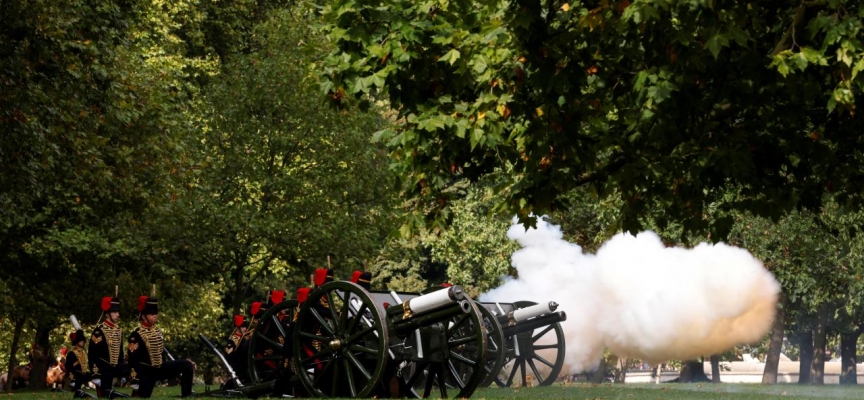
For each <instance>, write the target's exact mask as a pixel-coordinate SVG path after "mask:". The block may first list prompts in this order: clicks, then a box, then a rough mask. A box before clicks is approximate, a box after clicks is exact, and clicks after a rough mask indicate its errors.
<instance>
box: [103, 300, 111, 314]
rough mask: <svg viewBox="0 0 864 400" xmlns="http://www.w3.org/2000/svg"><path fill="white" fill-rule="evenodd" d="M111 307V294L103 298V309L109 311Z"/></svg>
mask: <svg viewBox="0 0 864 400" xmlns="http://www.w3.org/2000/svg"><path fill="white" fill-rule="evenodd" d="M110 309H111V296H105V297H103V298H102V311H108V310H110Z"/></svg>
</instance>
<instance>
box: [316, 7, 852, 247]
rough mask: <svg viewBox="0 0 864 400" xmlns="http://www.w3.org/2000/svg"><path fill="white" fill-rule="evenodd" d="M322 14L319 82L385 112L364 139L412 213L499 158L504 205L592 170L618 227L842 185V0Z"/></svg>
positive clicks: (536, 202)
mask: <svg viewBox="0 0 864 400" xmlns="http://www.w3.org/2000/svg"><path fill="white" fill-rule="evenodd" d="M323 16H324V18H325V20H326V22H327V23H328V24H327V25H326V26H325V27H324V30H325V32H327V33H328V34H329V35H330V38H331V39H332V40H333V41H334V42H335V43H336V44H337V46H338V49H337V50H336V51H335V52H333V53H332V54H331V55H330V56H329V57H328V58H327V59H326V61H325V63H324V65H323V67H322V70H321V75H322V79H321V87H322V89H323V90H324V91H325V92H328V93H330V95H331V96H332V97H333V98H334V99H336V100H337V101H341V100H342V99H344V98H345V97H346V96H348V95H350V94H356V95H364V94H366V93H370V94H373V95H375V96H378V95H386V96H388V98H389V101H390V103H391V104H392V106H393V108H394V109H396V110H398V112H399V117H400V120H399V121H400V125H399V126H397V127H396V128H393V129H387V130H383V131H381V132H380V133H379V134H377V135H376V138H377V139H378V140H379V141H380V142H381V143H384V144H386V145H387V146H388V147H389V149H390V151H391V156H392V158H393V164H394V165H393V168H394V170H396V171H397V172H399V173H400V174H401V175H402V176H403V177H404V178H405V185H406V186H405V189H406V191H407V192H408V193H409V194H410V195H411V196H413V197H414V198H416V199H418V200H419V201H418V202H417V203H416V206H415V208H414V209H413V211H414V213H416V214H417V216H415V217H412V218H409V219H408V222H409V223H411V224H413V223H415V222H417V221H419V222H421V223H422V222H423V221H424V220H425V221H427V222H428V221H431V226H433V227H435V226H437V224H440V223H446V222H448V220H449V218H450V212H449V210H448V209H449V207H451V206H452V205H453V202H452V201H451V200H452V198H453V196H454V195H453V193H452V192H451V191H449V190H448V189H449V187H450V186H451V185H452V184H453V182H454V181H457V180H459V179H463V178H467V179H469V180H476V179H478V178H479V177H480V176H483V175H488V174H496V172H498V171H507V172H508V173H507V174H506V175H504V176H502V178H501V179H502V184H501V186H500V190H499V192H498V193H499V195H500V197H499V198H498V199H499V200H498V201H497V202H496V203H497V204H496V206H495V208H494V210H496V211H499V212H502V213H503V214H504V215H513V214H516V215H519V216H520V217H521V218H523V219H526V220H527V217H528V216H529V215H530V213H534V214H543V213H547V212H548V211H549V210H551V209H557V208H559V207H560V206H561V205H562V197H561V196H562V195H563V194H566V193H568V192H569V191H570V190H571V189H573V188H575V187H579V186H583V185H590V186H591V187H592V188H593V191H594V192H596V193H597V194H598V196H599V197H600V198H601V199H608V200H614V201H610V203H615V204H617V205H618V210H619V212H620V214H621V215H620V217H621V221H622V222H621V226H622V227H623V228H624V229H626V230H628V231H631V232H635V231H638V230H640V229H641V228H642V227H643V221H642V220H641V219H640V218H641V217H642V216H644V215H645V214H646V213H647V212H648V211H649V210H656V209H657V208H659V210H661V211H662V214H663V218H664V219H665V220H666V221H680V223H681V229H682V230H683V231H687V232H697V233H702V232H710V233H711V236H710V238H711V239H712V240H722V239H723V238H724V237H725V236H726V235H727V234H728V233H729V231H730V229H731V227H732V217H731V216H728V215H727V216H726V217H722V218H716V219H715V218H707V217H706V213H713V212H714V211H711V210H707V209H706V207H714V208H715V209H717V210H719V211H721V212H722V213H726V214H728V213H729V212H730V211H731V210H748V211H751V212H753V213H755V214H756V215H761V216H766V217H771V218H775V219H776V218H777V217H779V216H780V215H782V214H784V213H786V212H788V211H790V210H792V209H795V208H818V205H819V204H820V202H821V200H822V195H823V193H825V192H834V193H835V194H836V195H837V197H838V199H839V200H840V202H842V203H846V202H847V201H850V200H851V201H854V202H858V201H859V200H860V196H859V195H858V194H859V193H861V189H862V187H861V183H860V182H862V180H860V179H858V174H859V171H860V170H861V168H860V162H859V161H857V156H856V154H858V153H859V152H860V151H861V149H862V142H861V139H860V135H858V134H857V132H859V131H860V128H861V119H860V118H857V117H856V116H855V114H854V111H855V110H856V106H857V105H858V104H859V103H860V102H861V96H860V95H858V94H859V93H860V91H861V88H862V82H864V81H862V78H861V75H860V74H859V73H858V71H859V70H860V69H861V68H859V66H864V52H861V50H860V49H861V48H862V47H861V46H860V45H859V43H860V39H859V36H860V35H859V34H858V32H859V31H860V29H861V22H860V21H861V17H862V16H864V6H862V5H861V4H858V2H852V1H831V2H807V3H806V4H804V5H799V3H797V2H786V3H784V4H783V5H780V6H778V5H776V4H772V5H770V6H768V5H760V4H751V3H738V4H723V6H722V7H721V6H719V5H715V4H714V2H656V1H647V0H644V1H633V2H630V1H624V0H622V1H601V2H599V3H590V4H589V3H581V2H574V3H565V2H562V1H553V0H542V1H521V0H520V1H510V2H505V1H494V0H493V1H446V2H443V1H425V2H424V1H420V2H417V1H411V0H389V1H387V2H385V3H381V2H375V1H367V0H340V1H334V2H332V3H329V4H327V5H326V6H325V7H324V8H323ZM766 55H770V56H769V57H766ZM862 68H864V67H862ZM502 175H503V174H502ZM730 186H731V187H732V188H735V189H734V190H737V191H740V193H739V194H738V195H737V196H735V197H733V198H730V197H728V196H727V193H728V192H729V189H730ZM527 222H529V223H530V220H527Z"/></svg>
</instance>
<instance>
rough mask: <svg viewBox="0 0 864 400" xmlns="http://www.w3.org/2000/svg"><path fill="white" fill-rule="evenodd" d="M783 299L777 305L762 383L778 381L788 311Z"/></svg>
mask: <svg viewBox="0 0 864 400" xmlns="http://www.w3.org/2000/svg"><path fill="white" fill-rule="evenodd" d="M783 308H784V305H783V302H782V301H781V302H780V304H778V305H777V314H776V315H774V324H773V325H772V326H771V341H770V342H769V344H768V355H766V356H765V370H764V371H762V383H765V384H775V383H777V370H778V369H779V366H780V351H781V350H782V349H783V331H784V330H785V329H786V323H785V319H786V312H785V311H784V310H783Z"/></svg>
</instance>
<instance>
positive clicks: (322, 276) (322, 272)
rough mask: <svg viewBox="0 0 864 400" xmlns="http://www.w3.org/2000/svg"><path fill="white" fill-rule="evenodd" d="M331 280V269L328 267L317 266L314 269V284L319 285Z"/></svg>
mask: <svg viewBox="0 0 864 400" xmlns="http://www.w3.org/2000/svg"><path fill="white" fill-rule="evenodd" d="M332 280H333V270H332V269H330V268H318V269H316V270H315V286H321V285H323V284H325V283H327V282H330V281H332Z"/></svg>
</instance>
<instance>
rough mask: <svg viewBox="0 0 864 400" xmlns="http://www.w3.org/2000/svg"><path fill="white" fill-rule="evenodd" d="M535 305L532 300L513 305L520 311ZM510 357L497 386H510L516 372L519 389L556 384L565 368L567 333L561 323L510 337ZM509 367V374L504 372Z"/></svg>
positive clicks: (497, 380) (496, 380)
mask: <svg viewBox="0 0 864 400" xmlns="http://www.w3.org/2000/svg"><path fill="white" fill-rule="evenodd" d="M536 304H537V303H535V302H533V301H517V302H515V303H513V306H514V307H515V308H516V309H517V310H518V309H520V308H525V307H530V306H533V305H536ZM517 346H518V349H519V352H518V355H517V352H516V347H517ZM507 355H508V356H507V361H506V363H505V364H504V366H505V369H504V370H502V373H499V374H498V377H497V378H496V379H495V383H497V384H498V386H501V387H509V386H511V385H512V384H513V379H514V378H515V377H516V374H517V373H519V378H520V379H521V384H520V386H523V387H524V386H549V385H551V384H553V383H554V382H555V380H556V379H557V378H558V374H559V373H560V372H561V368H562V367H563V366H564V330H563V329H561V324H560V323H558V322H556V323H554V324H551V325H547V326H545V327H542V328H538V329H535V330H534V331H533V332H525V333H520V334H518V335H516V336H514V337H509V338H507ZM538 366H539V368H538ZM506 367H509V369H510V373H509V375H507V374H506V373H505V371H506V369H507V368H506ZM532 377H533V379H532ZM532 381H535V382H532Z"/></svg>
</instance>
